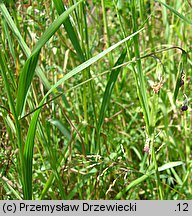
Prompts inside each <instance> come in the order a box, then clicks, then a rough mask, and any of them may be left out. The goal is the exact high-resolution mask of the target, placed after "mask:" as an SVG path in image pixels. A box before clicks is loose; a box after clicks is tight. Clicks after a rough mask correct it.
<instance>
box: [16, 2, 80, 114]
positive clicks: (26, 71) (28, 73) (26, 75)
mask: <svg viewBox="0 0 192 216" xmlns="http://www.w3.org/2000/svg"><path fill="white" fill-rule="evenodd" d="M80 2H82V0H80V1H79V2H78V3H76V4H75V5H73V6H72V7H70V8H69V9H68V10H67V11H65V12H64V13H63V14H61V15H60V16H59V17H58V18H57V19H56V20H55V21H54V22H53V23H52V24H51V25H50V26H49V27H48V29H47V30H46V31H45V32H44V34H43V35H42V36H41V37H40V39H39V41H38V42H37V43H36V45H35V47H34V49H33V51H32V53H31V56H30V57H29V58H28V60H27V61H26V63H25V65H24V67H23V70H22V72H21V74H20V77H19V85H18V93H17V102H16V113H17V115H18V116H20V115H21V113H22V110H23V108H24V102H25V100H26V95H27V92H28V90H29V86H30V85H31V82H32V78H33V76H34V73H35V68H36V66H37V62H38V57H39V53H40V50H41V48H42V47H43V46H44V45H45V43H46V42H47V41H48V40H49V39H50V38H51V37H52V36H53V34H54V33H55V32H56V31H57V29H58V28H59V27H60V25H61V24H62V23H63V21H64V20H65V19H66V18H67V16H68V15H69V14H70V13H71V12H72V11H73V10H74V9H75V7H77V5H78V4H79V3H80Z"/></svg>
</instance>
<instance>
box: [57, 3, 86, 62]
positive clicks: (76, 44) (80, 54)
mask: <svg viewBox="0 0 192 216" xmlns="http://www.w3.org/2000/svg"><path fill="white" fill-rule="evenodd" d="M53 2H54V5H55V8H56V10H57V13H58V14H59V15H61V14H62V13H63V12H65V7H64V5H63V1H62V0H53ZM63 25H64V27H65V30H66V32H67V34H68V36H69V38H70V40H71V43H72V44H73V46H74V48H75V50H76V52H77V55H78V57H79V59H80V61H81V62H84V61H85V56H84V54H83V52H82V49H81V46H80V44H79V39H78V38H77V35H76V33H75V31H74V28H73V26H72V24H71V21H70V19H69V17H67V19H66V20H65V21H64V22H63Z"/></svg>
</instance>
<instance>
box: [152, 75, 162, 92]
mask: <svg viewBox="0 0 192 216" xmlns="http://www.w3.org/2000/svg"><path fill="white" fill-rule="evenodd" d="M163 83H164V81H163V80H162V78H161V79H160V81H159V82H158V83H155V84H153V85H152V89H153V91H154V92H155V94H157V93H158V92H159V90H160V89H161V88H162V86H163Z"/></svg>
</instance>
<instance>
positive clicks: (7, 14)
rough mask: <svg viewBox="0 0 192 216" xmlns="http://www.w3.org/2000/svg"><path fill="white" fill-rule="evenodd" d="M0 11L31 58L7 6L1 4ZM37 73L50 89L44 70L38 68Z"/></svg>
mask: <svg viewBox="0 0 192 216" xmlns="http://www.w3.org/2000/svg"><path fill="white" fill-rule="evenodd" d="M0 10H1V12H2V14H3V16H4V18H5V20H6V22H7V23H8V25H9V27H10V29H11V31H12V32H13V34H14V35H15V37H16V39H17V40H18V43H19V45H20V46H21V48H22V50H23V52H24V53H25V55H26V56H27V58H29V57H30V55H31V51H30V49H29V47H28V46H27V44H26V43H25V41H24V39H23V38H22V36H21V34H20V32H19V30H18V28H17V26H16V25H15V23H14V22H13V20H12V17H11V15H10V14H9V12H8V10H7V8H6V7H5V5H4V4H3V3H0ZM36 72H37V75H38V76H39V78H40V79H41V80H42V82H43V84H44V85H45V88H46V89H50V83H49V81H48V80H47V78H46V76H45V75H44V73H43V72H42V70H41V68H40V67H39V66H37V68H36Z"/></svg>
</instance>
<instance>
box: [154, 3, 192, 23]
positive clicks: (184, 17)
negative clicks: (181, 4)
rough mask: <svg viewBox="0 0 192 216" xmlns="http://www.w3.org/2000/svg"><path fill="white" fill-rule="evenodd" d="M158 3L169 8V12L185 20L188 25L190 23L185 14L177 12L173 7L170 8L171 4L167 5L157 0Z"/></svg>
mask: <svg viewBox="0 0 192 216" xmlns="http://www.w3.org/2000/svg"><path fill="white" fill-rule="evenodd" d="M156 1H157V2H159V3H160V4H162V5H164V6H165V7H166V8H167V9H169V10H170V11H171V12H173V13H174V14H175V15H177V16H178V17H179V18H181V19H182V20H184V21H185V22H187V23H189V24H190V25H192V21H191V20H189V19H188V18H187V17H186V16H184V15H183V14H181V13H179V12H178V11H177V10H175V9H174V8H172V7H171V6H169V5H168V4H166V3H164V2H161V1H158V0H156Z"/></svg>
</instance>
